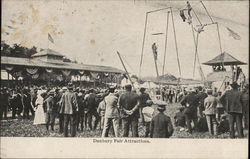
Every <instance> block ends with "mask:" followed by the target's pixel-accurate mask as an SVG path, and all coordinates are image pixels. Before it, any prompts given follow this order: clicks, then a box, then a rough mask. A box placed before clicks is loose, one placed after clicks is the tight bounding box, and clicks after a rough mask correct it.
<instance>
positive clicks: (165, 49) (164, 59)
mask: <svg viewBox="0 0 250 159" xmlns="http://www.w3.org/2000/svg"><path fill="white" fill-rule="evenodd" d="M168 22H169V11H168V15H167V26H166V39H165V48H164V58H163V68H162V75H164V69H165V63H166V53H167V52H166V51H167V41H168V38H167V36H168Z"/></svg>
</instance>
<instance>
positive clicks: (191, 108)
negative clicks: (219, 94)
mask: <svg viewBox="0 0 250 159" xmlns="http://www.w3.org/2000/svg"><path fill="white" fill-rule="evenodd" d="M180 103H181V105H183V106H184V107H185V109H184V115H185V120H186V124H187V129H188V132H189V133H192V126H191V122H192V121H193V123H194V129H197V122H198V121H197V118H198V117H197V106H198V99H197V97H196V94H195V89H193V88H190V89H189V90H188V94H187V95H186V96H184V97H183V98H182V100H181V102H180Z"/></svg>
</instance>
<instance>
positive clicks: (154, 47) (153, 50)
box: [152, 43, 161, 97]
mask: <svg viewBox="0 0 250 159" xmlns="http://www.w3.org/2000/svg"><path fill="white" fill-rule="evenodd" d="M152 52H153V56H154V62H155V70H156V75H157V81H158V84H159V89H160V97H161V84H160V79H159V71H158V66H157V47H156V45H155V43H154V44H153V45H152Z"/></svg>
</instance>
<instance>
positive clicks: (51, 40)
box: [48, 34, 54, 44]
mask: <svg viewBox="0 0 250 159" xmlns="http://www.w3.org/2000/svg"><path fill="white" fill-rule="evenodd" d="M48 39H49V41H50V42H52V43H53V44H54V40H53V38H52V36H51V35H50V34H48Z"/></svg>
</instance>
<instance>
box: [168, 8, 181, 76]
mask: <svg viewBox="0 0 250 159" xmlns="http://www.w3.org/2000/svg"><path fill="white" fill-rule="evenodd" d="M170 11H171V17H172V24H173V31H174V38H175V49H176V55H177V62H178V68H179V74H180V77H181V65H180V60H179V53H178V46H177V38H176V32H175V25H174V16H173V11H172V8H170Z"/></svg>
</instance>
